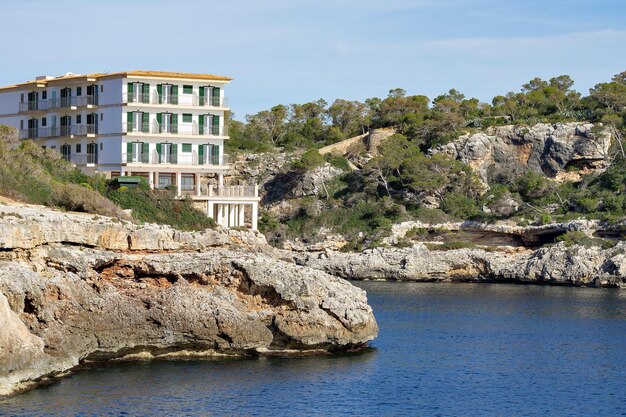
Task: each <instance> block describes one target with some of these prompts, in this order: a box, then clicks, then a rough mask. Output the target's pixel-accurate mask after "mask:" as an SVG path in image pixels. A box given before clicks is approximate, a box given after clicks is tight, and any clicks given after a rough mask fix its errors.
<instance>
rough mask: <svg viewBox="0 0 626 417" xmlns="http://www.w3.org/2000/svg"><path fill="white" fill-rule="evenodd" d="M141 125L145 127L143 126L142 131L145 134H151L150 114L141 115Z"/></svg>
mask: <svg viewBox="0 0 626 417" xmlns="http://www.w3.org/2000/svg"><path fill="white" fill-rule="evenodd" d="M141 123H142V124H143V126H141V128H142V131H143V132H144V133H148V132H150V126H149V124H150V113H142V114H141Z"/></svg>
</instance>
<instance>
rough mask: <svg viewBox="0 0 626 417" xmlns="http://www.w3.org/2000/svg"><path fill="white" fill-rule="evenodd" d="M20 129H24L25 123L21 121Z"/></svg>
mask: <svg viewBox="0 0 626 417" xmlns="http://www.w3.org/2000/svg"><path fill="white" fill-rule="evenodd" d="M20 129H24V121H23V120H20Z"/></svg>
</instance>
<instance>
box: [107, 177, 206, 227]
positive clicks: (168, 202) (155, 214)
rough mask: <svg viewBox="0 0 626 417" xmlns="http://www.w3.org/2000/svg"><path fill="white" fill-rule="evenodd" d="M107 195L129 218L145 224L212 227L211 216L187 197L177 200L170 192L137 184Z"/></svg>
mask: <svg viewBox="0 0 626 417" xmlns="http://www.w3.org/2000/svg"><path fill="white" fill-rule="evenodd" d="M107 196H108V197H109V198H110V199H111V200H112V201H114V202H116V203H117V204H119V205H120V206H121V207H122V208H124V209H131V210H132V213H133V217H134V218H135V219H137V220H139V221H142V222H147V223H158V224H167V225H170V226H172V227H174V228H176V229H180V230H205V229H207V228H213V227H215V222H214V221H213V219H211V218H209V217H207V215H206V214H205V213H203V212H201V211H199V210H196V209H195V208H194V206H193V201H192V200H191V199H185V200H180V199H177V198H176V195H175V193H173V192H171V191H150V190H145V189H143V188H141V187H137V188H126V187H120V188H119V189H117V190H110V191H109V192H108V194H107Z"/></svg>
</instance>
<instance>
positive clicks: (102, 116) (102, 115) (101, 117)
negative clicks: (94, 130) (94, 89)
mask: <svg viewBox="0 0 626 417" xmlns="http://www.w3.org/2000/svg"><path fill="white" fill-rule="evenodd" d="M103 120H104V113H100V121H103Z"/></svg>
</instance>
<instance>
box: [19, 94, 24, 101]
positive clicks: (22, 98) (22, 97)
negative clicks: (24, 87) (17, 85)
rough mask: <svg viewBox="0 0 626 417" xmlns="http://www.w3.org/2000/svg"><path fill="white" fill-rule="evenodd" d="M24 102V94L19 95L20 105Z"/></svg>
mask: <svg viewBox="0 0 626 417" xmlns="http://www.w3.org/2000/svg"><path fill="white" fill-rule="evenodd" d="M23 102H24V94H20V103H23Z"/></svg>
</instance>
